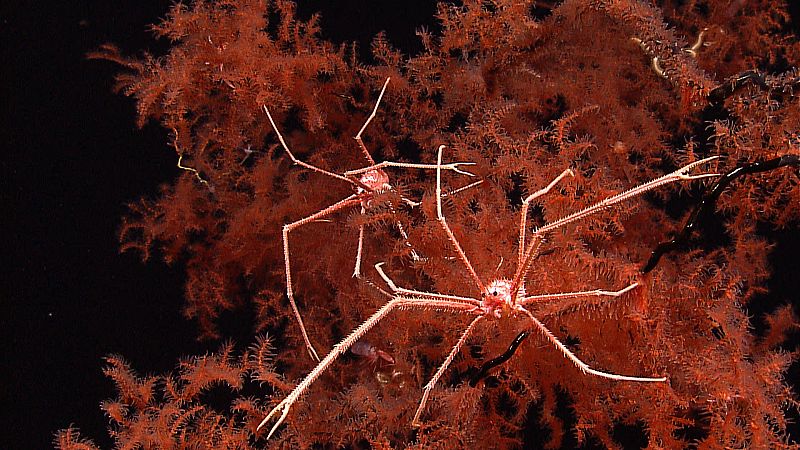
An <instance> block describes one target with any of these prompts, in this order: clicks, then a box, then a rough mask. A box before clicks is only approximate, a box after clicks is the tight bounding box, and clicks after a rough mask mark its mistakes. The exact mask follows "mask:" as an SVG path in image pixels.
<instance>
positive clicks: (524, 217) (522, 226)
mask: <svg viewBox="0 0 800 450" xmlns="http://www.w3.org/2000/svg"><path fill="white" fill-rule="evenodd" d="M567 175H569V176H571V177H574V176H575V173H574V172H572V170H571V169H565V170H564V171H563V172H561V175H559V176H557V177H556V178H555V179H554V180H553V181H551V182H550V184H548V185H547V186H546V187H545V188H543V189H539V190H538V191H536V192H534V193H533V194H531V195H529V196H527V197H525V198H524V199H523V200H522V211H521V212H520V219H519V248H518V251H519V259H518V260H517V267H519V266H520V265H522V256H523V255H524V254H525V231H526V229H527V228H528V226H527V225H528V208H529V207H530V205H531V202H532V201H534V200H536V199H537V198H539V197H541V196H543V195H545V194H547V193H548V192H550V190H551V189H553V188H554V187H555V185H556V184H558V182H560V181H561V180H563V179H564V177H566V176H567Z"/></svg>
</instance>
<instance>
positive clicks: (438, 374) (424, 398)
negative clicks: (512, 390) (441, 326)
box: [411, 316, 485, 427]
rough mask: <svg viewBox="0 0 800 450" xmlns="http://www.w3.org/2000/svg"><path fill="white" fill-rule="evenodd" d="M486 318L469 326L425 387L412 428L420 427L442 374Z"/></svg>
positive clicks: (477, 318) (475, 320)
mask: <svg viewBox="0 0 800 450" xmlns="http://www.w3.org/2000/svg"><path fill="white" fill-rule="evenodd" d="M484 317H485V316H478V317H476V318H475V319H474V320H473V321H472V322H471V323H470V324H469V326H467V329H466V330H464V332H463V333H462V334H461V337H460V338H459V339H458V342H456V345H454V346H453V349H452V350H450V354H449V355H447V358H446V359H445V360H444V362H443V363H442V365H441V366H439V370H437V371H436V373H435V374H434V375H433V377H431V381H429V382H428V384H426V385H425V392H424V393H423V394H422V400H420V402H419V406H418V407H417V412H416V413H415V414H414V420H412V421H411V425H412V426H415V427H417V426H419V425H420V422H419V416H420V415H422V411H423V410H424V409H425V403H427V402H428V397H429V396H430V395H431V391H432V390H433V387H434V386H436V383H437V382H438V381H439V378H441V377H442V374H443V373H444V371H445V370H447V368H448V367H449V366H450V363H452V362H453V359H455V357H456V355H457V354H458V352H459V351H461V347H462V346H464V343H465V342H466V341H467V337H468V336H469V334H470V333H471V332H472V329H473V328H475V325H477V324H478V322H480V321H481V319H483V318H484Z"/></svg>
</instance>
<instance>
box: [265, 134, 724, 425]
mask: <svg viewBox="0 0 800 450" xmlns="http://www.w3.org/2000/svg"><path fill="white" fill-rule="evenodd" d="M443 149H444V146H440V147H439V152H438V163H439V164H441V162H442V150H443ZM716 158H717V157H716V156H714V157H710V158H705V159H702V160H699V161H695V162H693V163H690V164H687V165H685V166H683V167H681V168H680V169H678V170H676V171H674V172H672V173H669V174H667V175H664V176H662V177H660V178H656V179H655V180H652V181H649V182H647V183H644V184H642V185H640V186H637V187H635V188H632V189H630V190H627V191H624V192H621V193H619V194H616V195H613V196H610V197H607V198H606V199H604V200H601V201H600V202H598V203H595V204H593V205H591V206H589V207H587V208H585V209H583V210H581V211H578V212H575V213H573V214H570V215H568V216H566V217H564V218H562V219H559V220H556V221H554V222H551V223H548V224H545V225H544V226H542V227H540V228H539V229H537V230H535V231H533V233H532V235H531V237H530V242H526V236H525V234H526V229H527V213H528V209H529V205H530V203H531V202H532V201H533V200H534V199H536V198H537V197H540V196H542V195H544V194H546V193H547V192H549V191H550V190H551V189H552V188H553V187H554V186H555V185H556V184H557V183H558V182H559V181H561V180H562V179H563V178H564V177H566V176H568V175H573V173H572V171H571V170H569V169H567V170H565V171H564V172H562V173H561V174H560V175H559V176H558V177H557V178H556V179H554V180H553V181H552V182H551V183H550V184H549V185H548V186H547V187H545V188H544V189H541V190H539V191H537V192H535V193H533V194H531V195H529V196H528V197H526V198H525V199H523V202H522V211H521V218H520V229H519V250H518V261H517V268H516V270H515V273H514V277H513V279H510V280H509V279H496V280H493V281H491V282H490V283H489V284H486V285H485V284H484V283H483V282H482V281H481V279H480V278H479V277H478V275H477V273H476V272H475V270H474V269H473V267H472V264H471V263H470V261H469V259H468V258H467V256H466V254H465V253H464V251H463V249H462V248H461V245H460V244H459V243H458V240H457V239H456V237H455V235H454V234H453V232H452V230H451V229H450V226H449V225H448V224H447V221H446V220H445V217H444V214H442V201H441V191H442V182H441V168H438V167H437V171H436V193H437V197H436V198H437V199H436V211H437V218H438V221H439V223H440V225H441V227H442V229H443V230H444V232H445V233H446V234H447V237H448V239H449V240H450V242H451V243H452V245H453V247H454V248H455V250H456V253H457V254H458V258H459V259H460V260H461V262H462V263H463V264H464V266H465V267H466V269H467V272H468V273H469V275H470V276H471V278H472V279H473V281H474V282H475V285H476V286H477V289H478V291H479V293H480V298H481V299H480V300H478V299H477V298H471V297H461V296H456V295H449V294H439V293H434V292H422V291H415V290H412V289H405V288H401V287H398V286H397V285H395V283H394V282H393V281H392V280H391V279H390V278H389V277H388V276H387V275H386V274H385V273H384V271H383V269H382V267H381V266H382V265H383V263H379V264H376V265H375V269H376V270H377V271H378V273H379V274H380V276H381V277H382V278H383V279H384V281H385V282H386V284H388V285H389V287H390V288H391V290H392V292H393V297H392V299H391V300H390V301H389V302H387V303H386V304H385V305H384V306H383V307H381V308H380V309H379V310H378V311H376V312H375V313H374V314H372V316H370V317H369V318H368V319H367V320H366V321H364V322H363V323H362V324H361V325H359V326H358V328H356V329H355V330H354V331H353V332H352V333H350V335H349V336H347V337H346V338H344V339H343V340H342V341H341V342H340V343H338V344H337V345H335V346H334V347H333V349H332V350H331V352H330V353H329V354H328V355H327V356H326V357H325V358H324V359H323V360H322V361H321V362H320V363H319V364H318V365H317V366H316V367H315V368H314V369H313V370H312V371H311V372H310V373H309V374H308V375H307V376H306V377H305V378H304V379H303V380H302V381H301V382H300V384H298V385H297V386H296V387H295V388H294V390H292V392H290V393H289V395H287V396H286V398H285V399H284V400H283V401H281V402H280V403H279V404H278V405H277V406H275V407H274V408H273V409H272V411H270V413H269V414H267V416H266V417H265V418H264V420H262V421H261V423H260V424H259V425H258V429H261V427H263V426H264V425H265V424H266V423H267V422H269V420H270V419H272V417H273V416H275V415H276V414H278V412H280V413H281V414H280V417H279V418H278V420H277V421H276V422H275V424H274V425H273V426H272V429H271V430H270V432H269V434H268V435H267V439H269V438H270V437H272V435H273V434H274V433H275V430H277V429H278V427H279V426H280V424H281V423H283V421H284V419H285V418H286V416H287V414H289V409H290V408H291V406H292V405H293V404H294V403H295V402H296V401H297V400H298V399H299V398H300V396H301V395H302V394H303V393H304V392H305V391H306V390H307V389H308V387H309V386H311V384H312V383H313V382H314V381H315V380H316V379H317V378H318V377H319V376H320V375H321V374H322V373H323V372H324V371H325V370H327V368H328V367H329V366H330V365H331V364H332V363H333V362H334V361H335V360H336V359H337V358H338V357H339V356H341V355H342V354H343V353H344V352H346V351H347V350H348V349H349V348H350V347H352V346H353V344H355V343H356V342H357V341H358V340H359V339H360V338H361V337H362V336H364V334H366V333H367V331H369V330H370V329H371V328H372V327H374V326H375V325H376V324H377V323H378V322H380V321H381V320H382V319H383V318H384V317H386V316H387V315H388V314H389V313H390V312H391V311H392V310H395V309H401V310H403V309H422V310H438V311H451V312H458V313H462V314H465V315H470V316H476V317H475V318H474V319H472V321H471V322H470V323H469V325H468V326H467V328H466V329H465V330H464V331H463V333H462V334H461V337H460V338H459V339H458V341H457V342H456V344H455V345H454V346H453V349H452V350H451V351H450V353H449V354H448V355H447V358H445V360H444V362H443V363H442V364H441V366H439V369H438V370H437V371H436V373H435V374H434V375H433V377H431V380H430V381H429V382H428V384H426V385H425V388H424V392H423V395H422V400H421V401H420V403H419V407H418V408H417V411H416V413H415V414H414V419H413V420H412V425H414V426H417V425H419V423H420V422H419V419H420V416H421V414H422V412H423V410H424V408H425V403H426V402H427V400H428V397H429V395H430V393H431V391H432V390H433V387H434V386H435V385H436V382H437V381H438V380H439V378H441V376H442V374H443V373H444V371H445V370H446V369H447V368H448V366H449V365H450V363H451V362H452V361H453V359H454V358H455V356H456V355H457V354H458V352H459V351H460V350H461V347H462V346H463V345H464V343H465V342H466V340H467V337H468V336H469V335H470V333H471V332H472V331H473V329H475V326H476V325H477V324H478V323H479V322H481V321H482V320H484V319H486V318H497V319H504V318H506V317H514V316H521V317H523V318H524V319H527V320H529V321H530V322H531V324H532V326H533V327H534V328H536V329H537V330H539V331H540V332H541V334H542V335H544V337H545V338H546V339H547V340H548V341H549V342H550V343H551V344H552V345H553V346H555V347H556V348H557V349H558V351H559V352H561V354H562V355H564V357H566V358H567V359H568V360H570V361H571V362H572V363H573V364H575V366H576V367H577V368H578V370H580V371H581V372H582V373H584V374H590V375H594V376H598V377H602V378H607V379H610V380H615V381H634V382H663V381H666V380H667V377H655V378H649V377H636V376H627V375H618V374H614V373H610V372H603V371H600V370H596V369H592V368H591V367H589V366H588V365H587V364H586V363H584V362H583V361H581V360H580V359H579V358H578V357H577V356H576V355H575V354H574V353H572V351H571V350H569V349H568V348H567V347H566V346H565V345H564V344H562V343H561V341H559V340H558V338H557V337H556V336H555V335H554V334H553V333H552V332H551V331H550V330H548V329H547V327H546V326H545V325H544V324H543V323H542V322H540V321H539V320H538V319H537V318H536V317H534V315H533V314H532V313H531V312H530V311H528V310H527V309H526V308H525V306H526V305H530V304H533V303H535V302H541V301H548V300H562V299H571V298H581V297H584V298H585V297H612V298H613V297H620V296H621V295H623V294H625V293H626V292H628V291H630V290H632V289H634V288H636V286H638V283H636V282H633V283H631V284H629V285H628V286H626V287H624V288H622V289H620V290H618V291H605V290H601V289H593V290H587V291H576V292H564V293H556V294H541V295H527V294H526V293H525V288H524V280H525V277H526V275H527V273H528V270H529V268H530V265H531V262H532V261H533V259H534V258H535V257H536V253H537V251H538V249H539V247H540V245H541V243H542V241H543V237H544V235H545V234H546V233H548V232H550V231H553V230H555V229H558V228H561V227H563V226H565V225H567V224H570V223H573V222H577V221H579V220H582V219H584V218H586V217H588V216H590V215H592V214H595V213H597V212H599V211H602V210H604V209H607V208H610V207H612V206H614V205H617V204H619V203H621V202H624V201H626V200H629V199H631V198H634V197H637V196H639V195H642V194H644V193H645V192H647V191H650V190H652V189H655V188H657V187H659V186H663V185H665V184H668V183H672V182H675V181H679V180H696V179H702V178H709V177H716V176H718V174H715V173H705V174H699V175H689V172H690V171H691V170H692V169H694V168H696V167H698V166H700V165H702V164H705V163H707V162H709V161H712V160H714V159H716Z"/></svg>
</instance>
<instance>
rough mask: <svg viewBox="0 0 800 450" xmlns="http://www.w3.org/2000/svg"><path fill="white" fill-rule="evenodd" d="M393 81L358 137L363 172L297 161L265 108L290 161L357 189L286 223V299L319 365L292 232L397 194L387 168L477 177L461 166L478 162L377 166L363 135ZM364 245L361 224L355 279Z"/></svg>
mask: <svg viewBox="0 0 800 450" xmlns="http://www.w3.org/2000/svg"><path fill="white" fill-rule="evenodd" d="M390 79H391V78H387V79H386V82H384V83H383V88H382V89H381V93H380V95H379V96H378V100H377V101H376V102H375V107H374V108H373V109H372V113H371V114H370V115H369V117H368V118H367V120H366V122H364V125H363V126H362V127H361V130H359V132H358V134H357V135H356V136H355V140H356V142H358V145H359V147H360V148H361V151H362V152H363V154H364V157H365V158H366V159H367V162H368V163H369V165H368V166H367V167H363V168H361V169H355V170H349V171H347V172H344V173H343V174H338V173H334V172H331V171H328V170H325V169H322V168H319V167H317V166H314V165H311V164H309V163H307V162H305V161H302V160H299V159H297V158H295V156H294V154H293V153H292V151H291V150H289V146H288V145H286V141H285V140H284V139H283V135H281V132H280V131H279V130H278V126H277V125H276V124H275V120H274V119H273V118H272V114H270V112H269V109H268V108H267V106H266V105H263V108H264V112H265V113H266V114H267V118H268V119H269V123H270V124H272V128H273V129H274V130H275V133H276V134H277V135H278V140H279V141H280V143H281V146H282V147H283V149H284V150H285V151H286V154H287V155H289V158H290V159H291V160H292V162H293V163H294V164H297V165H299V166H302V167H305V168H306V169H309V170H312V171H314V172H317V173H321V174H323V175H327V176H329V177H331V178H336V179H338V180H342V181H345V182H347V183H349V184H351V185H352V186H353V188H354V190H355V193H354V194H352V195H350V196H348V197H346V198H344V199H343V200H340V201H338V202H336V203H334V204H333V205H330V206H328V207H326V208H324V209H322V210H320V211H317V212H315V213H314V214H311V215H309V216H307V217H304V218H302V219H300V220H297V221H294V222H292V223H289V224H286V225H284V226H283V258H284V265H285V270H286V296H287V297H288V298H289V304H290V305H291V307H292V311H293V312H294V316H295V319H296V320H297V323H298V324H299V325H300V332H301V333H302V335H303V340H304V341H305V344H306V349H307V350H308V353H309V355H311V357H312V358H314V360H316V361H317V362H319V356H317V351H316V350H314V346H313V345H311V341H310V340H309V338H308V333H307V332H306V327H305V325H304V324H303V318H302V316H301V315H300V311H299V310H298V309H297V304H296V303H295V300H294V290H293V288H292V271H291V264H290V261H289V256H290V253H289V233H290V232H291V231H292V230H294V229H296V228H299V227H301V226H303V225H305V224H308V223H311V222H314V221H317V220H320V219H322V218H324V217H327V216H330V215H331V214H333V213H336V212H338V211H341V210H343V209H346V208H349V207H353V206H358V205H361V214H364V213H366V211H367V209H369V208H370V206H371V201H372V199H373V198H374V197H375V196H376V194H380V193H383V192H388V191H393V190H394V187H393V186H392V184H391V183H390V182H389V175H388V174H387V173H386V172H385V171H384V170H383V169H384V168H387V167H401V168H406V169H438V168H442V169H446V170H452V171H454V172H458V173H461V174H464V175H469V176H474V175H473V174H471V173H469V172H467V171H465V170H462V169H460V168H459V166H469V165H473V164H474V163H469V162H457V163H450V164H443V165H441V161H439V163H440V165H436V164H413V163H403V162H393V161H383V162H380V163H376V162H375V160H374V159H372V156H371V155H370V154H369V151H368V150H367V147H366V146H365V145H364V141H363V140H362V139H361V135H362V134H363V133H364V130H366V129H367V126H368V125H369V123H370V122H371V121H372V119H373V118H375V114H376V113H377V111H378V106H379V105H380V103H381V99H383V94H384V93H385V92H386V87H387V86H388V85H389V80H390ZM481 182H482V181H477V182H475V183H471V184H469V185H467V186H464V187H462V188H460V189H457V190H455V191H453V192H450V195H452V194H454V193H455V192H458V191H462V190H464V189H469V188H470V187H472V186H475V185H477V184H480V183H481ZM403 201H404V202H405V203H407V204H409V205H411V206H416V205H417V203H416V202H413V201H411V200H409V199H406V198H403ZM389 207H390V210H391V211H392V212H394V206H393V205H391V204H390V205H389ZM396 224H397V229H398V230H399V232H400V235H401V236H402V237H403V239H404V240H405V242H406V245H407V246H409V247H411V244H410V243H409V242H408V235H407V234H406V232H405V230H404V229H403V225H402V224H401V223H400V222H399V221H397V222H396ZM363 245H364V225H363V224H362V225H360V226H359V227H358V251H357V252H356V263H355V268H354V269H353V276H354V277H360V276H361V253H362V249H363ZM411 254H412V256H413V257H414V258H415V259H417V258H418V256H417V254H416V252H415V251H414V249H413V248H411Z"/></svg>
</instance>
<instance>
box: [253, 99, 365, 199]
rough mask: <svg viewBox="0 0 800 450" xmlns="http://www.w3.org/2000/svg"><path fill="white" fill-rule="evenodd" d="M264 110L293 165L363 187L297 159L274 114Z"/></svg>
mask: <svg viewBox="0 0 800 450" xmlns="http://www.w3.org/2000/svg"><path fill="white" fill-rule="evenodd" d="M263 108H264V112H265V113H267V118H268V119H269V123H271V124H272V129H274V130H275V133H276V134H277V135H278V141H280V143H281V146H282V147H283V149H284V150H285V151H286V154H287V155H289V158H290V159H291V160H292V162H293V163H295V164H297V165H298V166H302V167H305V168H306V169H309V170H313V171H314V172H317V173H321V174H324V175H327V176H329V177H332V178H336V179H339V180H342V181H346V182H347V183H350V184H351V185H353V186H355V187H361V186H360V185H359V184H358V183H356V182H355V181H354V180H351V179H350V178H347V177H344V176H342V175H339V174H338V173H333V172H331V171H329V170H325V169H321V168H319V167H317V166H314V165H311V164H309V163H307V162H305V161H302V160H299V159H297V158H295V156H294V153H292V151H291V150H289V146H288V145H286V141H284V140H283V135H281V132H280V131H278V126H277V125H276V124H275V120H273V119H272V114H270V113H269V109H267V105H263Z"/></svg>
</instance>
